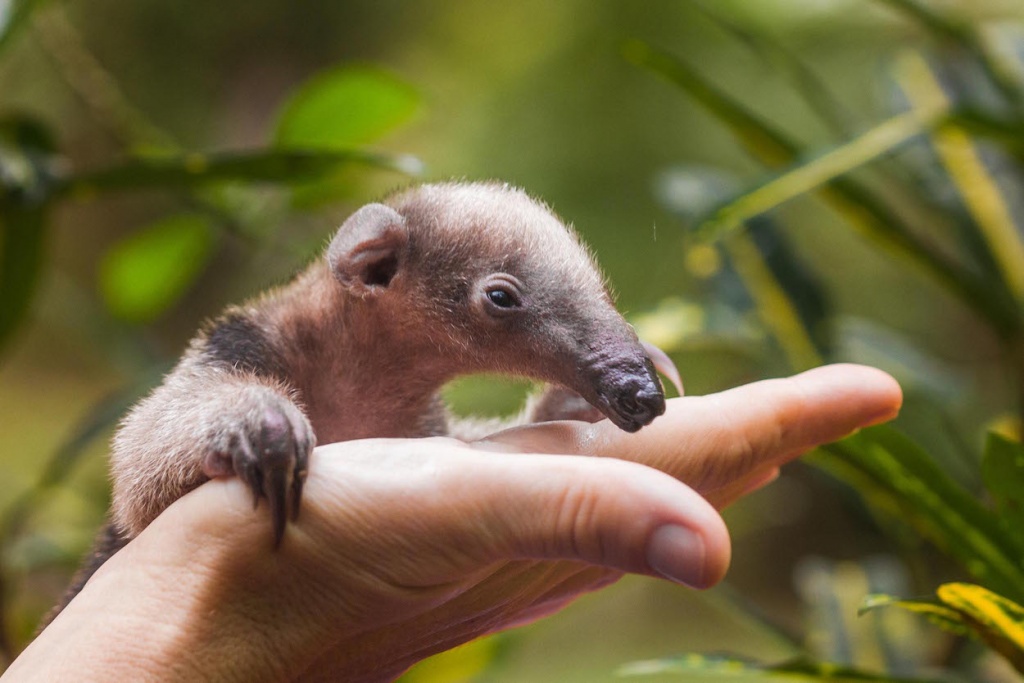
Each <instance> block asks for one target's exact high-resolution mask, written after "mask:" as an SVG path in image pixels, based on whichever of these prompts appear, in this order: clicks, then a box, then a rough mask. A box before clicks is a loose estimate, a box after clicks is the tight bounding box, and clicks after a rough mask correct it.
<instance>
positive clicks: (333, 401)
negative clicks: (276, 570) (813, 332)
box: [65, 183, 678, 604]
mask: <svg viewBox="0 0 1024 683" xmlns="http://www.w3.org/2000/svg"><path fill="white" fill-rule="evenodd" d="M650 356H654V357H655V359H656V360H658V361H659V367H662V366H663V371H664V372H666V374H668V375H669V376H670V377H671V378H673V380H674V381H677V378H678V375H676V374H675V368H674V367H672V365H671V362H670V361H668V359H667V358H666V357H665V356H664V354H662V353H660V352H659V351H657V350H656V349H653V348H651V347H645V346H644V345H642V344H641V343H640V342H639V341H638V339H637V336H636V334H635V333H634V332H633V329H632V328H631V327H630V326H629V325H628V324H627V323H626V322H625V320H623V318H622V317H621V316H620V315H619V313H618V312H617V311H616V310H615V308H614V306H613V304H612V301H611V298H610V296H609V294H608V290H607V288H606V286H605V283H604V279H603V278H602V276H601V275H600V273H599V271H598V270H597V268H596V266H595V265H594V262H593V259H592V258H591V256H590V255H589V253H588V252H587V250H586V249H585V248H584V247H583V246H582V245H581V244H580V243H579V242H578V241H577V239H576V237H575V235H574V234H573V233H572V232H571V231H570V230H569V229H568V228H566V226H565V225H563V223H562V222H561V221H560V220H559V219H558V218H557V217H555V216H554V215H553V214H552V213H551V211H550V210H548V209H547V208H546V207H545V206H544V205H542V204H540V203H538V202H537V201H534V200H533V199H531V198H530V197H529V196H527V195H526V193H524V192H523V191H521V190H519V189H516V188H512V187H509V186H507V185H501V184H496V183H446V184H434V185H423V186H419V187H415V188H412V189H409V190H406V191H403V192H400V193H398V194H396V195H393V196H391V197H390V198H388V199H387V200H385V201H384V203H381V204H370V205H367V206H364V207H363V208H361V209H359V210H358V211H356V212H355V213H354V214H353V215H352V216H351V217H350V218H349V219H348V220H347V221H345V223H344V224H343V225H342V226H341V228H340V229H339V230H338V232H337V234H336V235H335V236H334V238H333V239H332V241H331V243H330V246H329V247H328V248H327V250H326V254H325V257H324V258H323V259H320V260H318V261H317V262H316V263H314V264H312V265H311V266H310V267H309V268H308V269H307V270H306V271H304V272H303V273H301V274H300V275H299V276H298V277H297V278H296V279H295V280H294V281H292V282H291V283H290V284H288V285H286V286H284V287H281V288H279V289H275V290H271V291H269V292H267V293H266V294H264V295H262V296H260V297H259V298H257V299H255V300H253V301H250V302H248V303H246V304H243V305H242V306H237V307H232V308H229V309H228V310H227V311H226V312H225V313H224V314H223V315H222V316H221V317H220V318H218V319H216V320H214V321H213V322H212V323H210V324H209V325H207V326H206V328H205V329H204V330H203V331H202V332H201V333H200V334H199V335H198V336H197V337H196V338H195V339H194V340H193V341H192V342H191V344H190V346H189V348H188V350H187V351H186V353H185V355H184V357H183V358H182V359H181V361H180V362H179V363H178V365H177V366H176V367H175V368H174V370H173V371H172V372H171V373H170V374H168V375H167V377H166V378H165V379H164V381H163V383H162V384H161V385H160V386H159V387H157V388H156V389H155V390H154V391H153V392H152V393H151V394H150V395H149V396H148V397H147V398H146V399H144V400H142V401H141V402H140V403H139V404H138V405H136V406H135V408H134V409H133V410H132V411H131V412H130V413H129V414H128V415H127V417H126V418H125V419H124V421H123V422H122V424H121V427H120V429H119V431H118V432H117V434H116V436H115V437H114V442H113V456H112V476H113V485H114V491H113V502H112V507H111V517H110V522H109V524H108V526H107V528H106V529H105V530H104V532H103V533H102V534H101V536H100V539H99V540H98V542H97V546H96V548H95V549H94V552H93V555H92V556H91V557H90V558H89V560H88V561H87V563H86V566H85V567H83V569H82V570H81V572H80V574H79V576H78V577H77V580H76V581H75V585H74V586H73V587H72V589H71V591H70V592H69V595H68V596H67V598H66V599H65V604H66V602H67V600H69V599H70V597H73V595H74V594H76V593H77V591H78V590H79V589H80V588H81V586H82V585H84V583H85V581H86V580H87V579H88V577H89V576H90V575H91V574H92V573H93V571H95V569H96V568H98V567H99V566H100V565H101V564H102V563H103V562H104V561H105V560H106V559H107V558H108V557H110V556H111V555H112V554H113V553H114V552H116V551H117V550H118V549H119V548H120V547H122V546H123V545H124V544H125V543H127V542H128V540H130V539H131V538H133V537H135V536H136V535H138V533H139V532H141V531H142V530H143V529H144V528H145V527H146V525H148V524H149V523H150V522H151V521H152V520H153V519H154V518H155V517H156V516H157V515H158V514H160V512H161V511H162V510H164V509H165V508H166V507H167V506H168V505H170V504H171V503H173V502H174V501H175V500H176V499H178V498H180V497H181V496H182V495H184V494H185V493H186V492H188V491H190V490H191V489H193V488H195V487H197V486H199V485H200V484H201V483H203V482H204V481H207V480H208V479H210V478H212V477H220V476H238V477H240V478H242V479H243V480H244V481H245V482H246V483H247V485H248V486H249V488H250V489H251V490H252V493H253V496H254V500H255V501H257V502H258V501H260V500H266V502H267V504H268V505H269V508H270V512H271V516H272V520H273V521H272V524H273V533H274V538H275V542H276V543H280V542H281V539H282V535H283V533H284V531H285V527H286V521H287V520H288V519H289V517H291V518H294V517H295V515H296V514H297V513H298V511H299V506H300V499H301V495H302V485H303V481H304V478H305V475H306V464H307V460H308V457H309V454H310V451H311V450H312V448H313V446H314V444H316V443H318V442H319V443H331V442H335V441H341V440H348V439H359V438H366V437H422V436H435V435H443V434H452V435H454V436H463V437H464V438H465V437H472V436H474V434H473V433H472V432H473V430H472V428H471V425H467V424H460V423H458V422H452V423H451V424H449V419H448V416H447V415H446V410H445V407H444V405H443V403H442V401H441V400H440V397H439V393H438V392H439V390H440V388H441V387H442V385H443V384H445V383H446V382H447V381H449V380H451V379H452V378H454V377H456V376H459V375H465V374H469V373H476V372H496V373H502V374H507V375H515V376H524V377H529V378H534V379H538V380H543V381H546V382H549V383H552V387H551V388H549V389H548V391H547V392H546V393H544V394H543V395H541V396H540V397H539V398H537V399H534V400H533V401H531V402H530V404H528V406H527V408H526V409H525V411H524V414H523V415H522V416H521V418H520V419H519V420H518V421H519V422H540V421H547V420H553V419H565V418H579V417H582V418H585V419H597V418H599V417H600V416H601V415H600V414H596V413H595V412H594V411H593V409H592V408H591V407H590V406H593V408H596V410H597V411H600V413H601V414H603V415H604V416H606V417H608V418H609V419H610V420H611V421H612V422H614V423H615V424H616V425H618V426H619V427H621V428H622V429H624V430H627V431H631V432H632V431H636V430H638V429H640V428H641V427H643V426H644V425H646V424H648V423H650V422H651V421H652V420H653V419H654V418H655V417H656V416H658V415H660V414H662V413H663V412H664V410H665V399H664V395H663V393H662V389H661V385H660V384H659V381H658V378H657V375H656V373H655V369H654V364H653V363H652V360H651V358H650ZM579 397H582V398H583V399H585V400H586V402H588V403H589V404H590V405H589V406H588V405H585V404H583V402H582V401H580V400H579ZM588 413H589V414H588ZM476 435H478V436H479V435H482V434H476Z"/></svg>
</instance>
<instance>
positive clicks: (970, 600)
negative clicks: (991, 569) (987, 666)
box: [936, 583, 1024, 673]
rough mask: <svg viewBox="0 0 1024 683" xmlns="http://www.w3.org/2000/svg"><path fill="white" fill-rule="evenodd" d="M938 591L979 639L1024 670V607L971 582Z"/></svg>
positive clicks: (951, 584)
mask: <svg viewBox="0 0 1024 683" xmlns="http://www.w3.org/2000/svg"><path fill="white" fill-rule="evenodd" d="M936 593H937V595H938V596H939V600H941V601H942V602H943V603H945V604H946V605H949V606H950V607H952V608H953V609H955V610H957V611H958V612H960V614H961V615H963V617H964V620H965V621H966V622H967V624H968V625H969V626H970V627H971V628H972V629H973V630H974V632H975V633H976V634H977V635H978V637H979V638H981V639H982V640H984V641H985V642H986V643H987V644H988V645H989V646H990V647H991V648H992V649H993V650H995V651H996V652H998V653H999V654H1001V655H1003V656H1004V657H1006V659H1007V661H1009V662H1010V663H1011V664H1013V666H1014V668H1016V669H1017V671H1019V672H1021V673H1024V607H1021V606H1020V605H1018V604H1017V603H1015V602H1013V601H1012V600H1010V599H1009V598H1005V597H1003V596H1001V595H999V594H997V593H993V592H992V591H990V590H988V589H986V588H983V587H981V586H976V585H973V584H969V583H947V584H943V585H942V586H939V589H938V591H936Z"/></svg>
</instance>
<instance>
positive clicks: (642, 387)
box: [612, 381, 665, 432]
mask: <svg viewBox="0 0 1024 683" xmlns="http://www.w3.org/2000/svg"><path fill="white" fill-rule="evenodd" d="M612 405H613V407H614V410H615V412H616V413H618V417H619V418H620V421H621V424H620V426H621V427H622V428H623V429H625V430H627V431H630V432H635V431H637V430H638V429H640V428H641V427H643V426H645V425H648V424H650V423H651V421H652V420H654V418H656V417H657V416H659V415H661V414H662V413H664V412H665V395H664V394H663V393H662V391H661V387H659V386H658V385H657V384H655V383H653V382H650V381H647V382H644V383H643V384H639V385H638V384H631V385H629V386H627V387H623V389H622V390H621V392H620V393H618V394H617V395H616V396H615V397H614V398H613V399H612Z"/></svg>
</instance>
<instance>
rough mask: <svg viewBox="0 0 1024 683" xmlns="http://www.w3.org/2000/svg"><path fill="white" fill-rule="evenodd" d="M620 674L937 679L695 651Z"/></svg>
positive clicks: (841, 682)
mask: <svg viewBox="0 0 1024 683" xmlns="http://www.w3.org/2000/svg"><path fill="white" fill-rule="evenodd" d="M618 673H619V675H620V676H642V675H653V674H674V673H677V674H682V675H686V676H692V675H693V674H701V675H703V676H709V677H715V678H722V679H723V680H733V681H761V680H778V681H823V682H827V683H852V682H855V681H874V682H875V683H937V681H935V680H934V679H924V678H897V677H893V676H887V675H885V674H874V673H869V672H866V671H861V670H859V669H854V668H851V667H847V666H842V665H839V664H830V663H828V662H816V661H812V660H809V659H806V658H804V657H799V658H796V659H791V660H789V661H786V662H782V663H781V664H758V663H755V662H751V661H748V660H744V659H739V658H735V657H719V656H705V655H697V654H688V655H681V656H678V657H665V658H663V659H653V660H648V661H642V662H633V663H631V664H627V665H626V666H624V667H622V668H620V669H619V671H618Z"/></svg>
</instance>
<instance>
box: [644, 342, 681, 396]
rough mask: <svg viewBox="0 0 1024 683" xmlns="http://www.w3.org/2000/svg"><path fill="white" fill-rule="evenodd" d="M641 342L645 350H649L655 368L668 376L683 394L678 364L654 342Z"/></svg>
mask: <svg viewBox="0 0 1024 683" xmlns="http://www.w3.org/2000/svg"><path fill="white" fill-rule="evenodd" d="M640 344H641V345H642V346H643V347H644V351H646V352H647V356H648V357H649V358H650V359H651V362H652V363H654V368H655V369H656V370H657V371H658V372H660V373H661V374H663V375H665V377H668V380H669V381H670V382H672V386H674V387H675V388H676V391H678V392H679V395H680V396H682V395H683V380H682V378H680V377H679V370H677V369H676V364H675V363H673V362H672V359H671V358H669V357H668V355H667V354H666V353H665V352H664V351H662V350H661V349H659V348H658V347H657V346H655V345H654V344H650V343H648V342H645V341H642V342H640Z"/></svg>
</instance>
